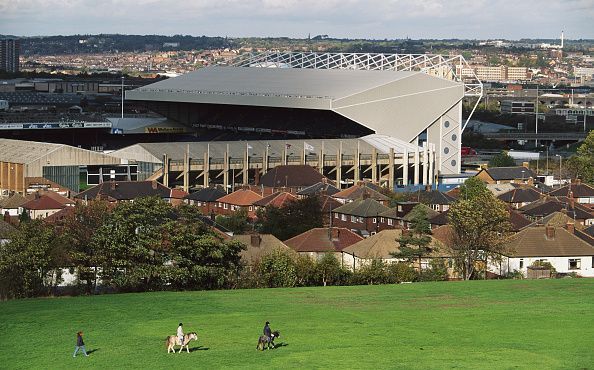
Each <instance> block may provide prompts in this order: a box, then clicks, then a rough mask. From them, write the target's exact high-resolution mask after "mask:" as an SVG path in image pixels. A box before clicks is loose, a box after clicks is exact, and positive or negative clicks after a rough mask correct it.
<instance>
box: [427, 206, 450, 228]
mask: <svg viewBox="0 0 594 370" xmlns="http://www.w3.org/2000/svg"><path fill="white" fill-rule="evenodd" d="M448 212H449V210H447V211H445V212H441V213H440V214H438V215H437V216H435V217H431V218H430V219H429V222H430V223H431V225H447V224H448V222H449V218H448Z"/></svg>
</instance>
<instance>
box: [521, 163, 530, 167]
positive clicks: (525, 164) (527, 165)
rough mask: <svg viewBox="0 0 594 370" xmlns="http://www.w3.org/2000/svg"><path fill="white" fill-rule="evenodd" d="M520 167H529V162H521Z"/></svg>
mask: <svg viewBox="0 0 594 370" xmlns="http://www.w3.org/2000/svg"><path fill="white" fill-rule="evenodd" d="M522 167H526V169H528V168H530V162H522Z"/></svg>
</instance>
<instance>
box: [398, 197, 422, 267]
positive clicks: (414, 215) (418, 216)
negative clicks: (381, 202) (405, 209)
mask: <svg viewBox="0 0 594 370" xmlns="http://www.w3.org/2000/svg"><path fill="white" fill-rule="evenodd" d="M410 212H411V213H410V214H411V219H410V230H405V231H403V235H402V236H401V237H400V238H399V239H397V240H396V241H397V242H398V243H399V244H400V250H399V251H398V252H392V253H390V255H391V256H393V257H395V258H404V259H406V260H408V261H409V262H412V261H414V260H417V261H418V263H419V266H418V267H419V271H421V258H422V257H423V256H426V255H428V254H429V253H431V251H432V248H431V247H429V244H430V243H431V224H430V223H429V217H428V215H427V208H426V206H424V205H421V204H417V205H416V206H415V207H414V208H413V209H412V210H411V211H410Z"/></svg>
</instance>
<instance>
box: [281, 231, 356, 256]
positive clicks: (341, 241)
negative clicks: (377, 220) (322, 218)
mask: <svg viewBox="0 0 594 370" xmlns="http://www.w3.org/2000/svg"><path fill="white" fill-rule="evenodd" d="M360 240H363V238H362V237H361V236H359V235H357V234H355V233H354V232H352V231H351V230H349V229H346V228H342V227H340V228H339V227H333V228H332V229H331V231H330V229H328V228H316V229H311V230H308V231H306V232H304V233H302V234H299V235H297V236H294V237H292V238H291V239H289V240H285V244H286V245H288V246H289V247H291V248H292V249H293V250H295V251H297V252H340V251H342V250H343V249H344V248H346V247H348V246H350V245H352V244H355V243H356V242H358V241H360Z"/></svg>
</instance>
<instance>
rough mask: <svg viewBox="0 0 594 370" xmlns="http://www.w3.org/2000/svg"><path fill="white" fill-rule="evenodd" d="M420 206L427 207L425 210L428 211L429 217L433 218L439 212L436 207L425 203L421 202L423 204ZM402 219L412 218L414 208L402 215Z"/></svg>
mask: <svg viewBox="0 0 594 370" xmlns="http://www.w3.org/2000/svg"><path fill="white" fill-rule="evenodd" d="M419 207H422V208H424V209H425V212H427V219H432V218H433V217H435V216H437V215H438V214H439V212H437V211H436V210H434V209H431V208H430V207H429V206H427V205H425V204H423V203H421V205H420V206H419ZM402 219H403V220H404V221H410V220H412V209H411V210H410V212H407V213H406V214H405V215H404V216H402Z"/></svg>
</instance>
